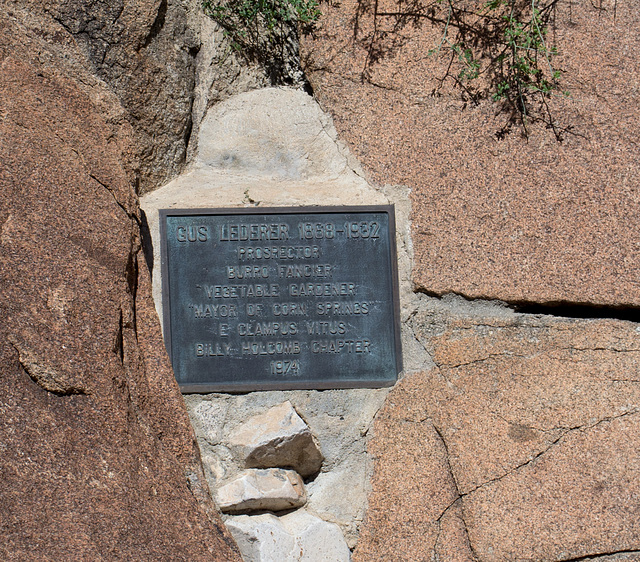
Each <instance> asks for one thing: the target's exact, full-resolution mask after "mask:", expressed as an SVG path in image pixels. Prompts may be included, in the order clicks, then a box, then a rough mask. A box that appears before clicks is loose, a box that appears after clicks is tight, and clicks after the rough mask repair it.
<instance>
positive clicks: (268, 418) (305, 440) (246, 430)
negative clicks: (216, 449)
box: [228, 400, 323, 477]
mask: <svg viewBox="0 0 640 562" xmlns="http://www.w3.org/2000/svg"><path fill="white" fill-rule="evenodd" d="M228 443H229V447H230V448H231V449H232V450H234V451H236V452H237V454H238V455H239V456H240V457H241V458H243V459H244V463H245V466H247V467H250V468H270V467H282V468H293V469H294V470H296V471H297V472H299V473H300V474H301V475H302V476H304V477H307V476H311V475H313V474H316V473H317V472H318V471H319V470H320V467H321V466H322V460H323V457H322V453H321V452H320V449H319V448H318V446H317V444H316V442H315V439H314V437H313V435H312V434H311V430H310V429H309V427H308V426H307V424H306V423H304V421H303V420H302V418H301V417H300V416H299V415H298V414H297V412H296V411H295V409H294V408H293V406H292V405H291V402H289V401H288V400H287V401H286V402H283V403H282V404H280V405H278V406H274V407H273V408H270V409H269V410H267V411H266V412H264V413H263V414H259V415H257V416H254V417H252V418H250V419H248V420H247V421H246V422H244V423H241V424H239V425H238V426H237V427H236V428H235V429H234V430H233V431H232V432H231V433H230V435H229V437H228Z"/></svg>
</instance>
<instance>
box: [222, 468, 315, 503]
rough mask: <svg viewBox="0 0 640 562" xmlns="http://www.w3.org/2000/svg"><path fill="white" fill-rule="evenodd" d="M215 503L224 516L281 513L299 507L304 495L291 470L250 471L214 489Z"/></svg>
mask: <svg viewBox="0 0 640 562" xmlns="http://www.w3.org/2000/svg"><path fill="white" fill-rule="evenodd" d="M217 501H218V506H219V507H220V509H221V510H222V511H223V512H224V513H241V512H248V511H261V510H268V511H282V510H284V509H292V508H297V507H302V506H303V505H304V504H305V503H306V501H307V494H306V490H305V487H304V482H303V481H302V478H301V476H300V475H299V474H298V473H297V472H296V471H295V470H284V469H282V468H268V469H251V470H245V471H244V472H242V473H241V474H239V475H238V476H237V477H235V478H234V479H233V480H231V481H230V482H228V483H227V484H225V485H223V486H221V487H220V488H218V492H217Z"/></svg>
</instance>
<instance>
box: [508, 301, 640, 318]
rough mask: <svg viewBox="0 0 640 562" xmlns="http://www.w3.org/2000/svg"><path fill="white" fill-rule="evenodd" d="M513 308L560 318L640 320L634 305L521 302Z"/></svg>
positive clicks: (527, 312)
mask: <svg viewBox="0 0 640 562" xmlns="http://www.w3.org/2000/svg"><path fill="white" fill-rule="evenodd" d="M513 309H514V310H515V311H516V312H520V313H522V314H548V315H551V316H560V317H562V318H611V319H614V320H628V321H630V322H640V308H635V307H625V306H619V307H617V306H602V305H595V304H572V303H553V304H552V303H550V304H536V303H523V304H515V305H513Z"/></svg>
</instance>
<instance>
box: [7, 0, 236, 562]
mask: <svg viewBox="0 0 640 562" xmlns="http://www.w3.org/2000/svg"><path fill="white" fill-rule="evenodd" d="M77 4H79V3H77ZM56 6H57V7H56ZM56 6H53V4H50V3H49V4H47V7H46V9H45V8H42V9H41V8H40V6H39V5H38V4H37V3H36V2H33V3H27V2H25V3H23V6H22V7H20V6H18V5H17V4H16V3H13V2H8V3H2V4H1V8H2V9H1V10H0V245H1V248H2V250H1V258H0V354H1V357H2V360H1V363H0V364H1V365H2V367H1V376H0V412H1V413H2V416H1V420H2V421H1V423H0V448H1V450H2V451H1V461H0V473H1V476H2V486H1V487H0V539H1V540H0V557H1V558H2V559H3V560H168V559H171V560H238V559H239V556H238V551H237V549H236V547H235V545H234V543H233V540H232V539H231V537H230V535H229V534H228V533H227V532H226V530H225V528H224V526H223V525H222V523H221V522H220V520H219V518H218V516H217V515H216V513H215V508H214V506H213V504H212V503H211V499H210V498H209V496H208V492H207V486H206V483H205V480H204V478H203V474H202V469H201V464H200V459H199V452H198V449H197V445H196V443H195V438H194V435H193V430H192V429H191V427H190V424H189V421H188V418H187V415H186V412H185V410H184V404H183V403H182V399H181V396H180V393H179V390H178V388H177V385H176V383H175V380H174V379H173V376H172V373H171V368H170V365H169V363H168V359H167V357H166V354H165V352H164V346H163V342H162V339H161V335H160V329H159V325H158V321H157V317H155V312H154V308H153V304H152V300H151V289H150V278H149V273H148V271H147V266H146V264H145V261H144V258H143V256H142V252H141V250H140V230H139V223H140V211H139V208H138V202H137V197H136V195H135V192H134V176H135V174H134V172H133V169H134V167H135V166H134V165H133V164H132V163H133V162H135V156H134V155H135V153H136V150H134V148H133V146H134V134H133V131H132V129H131V127H130V125H129V123H128V121H127V118H126V112H125V111H124V110H123V108H122V107H121V105H120V104H119V101H118V98H117V96H116V95H114V93H113V92H112V91H110V90H109V89H108V88H107V87H106V86H105V84H104V82H102V81H101V80H99V79H97V78H96V77H95V76H94V75H93V68H92V64H91V60H92V59H91V58H87V57H86V56H85V49H84V48H83V47H81V46H79V45H78V42H77V41H76V38H75V37H74V35H73V34H71V33H69V32H68V31H67V30H66V29H65V28H64V27H63V26H62V25H61V24H60V23H59V22H57V21H56V19H60V18H62V15H61V14H62V12H55V10H63V8H64V10H67V12H65V13H67V14H68V15H69V17H71V16H74V15H75V11H74V9H75V8H74V6H76V4H73V3H65V4H60V5H56ZM128 6H129V5H128ZM132 6H133V5H132ZM136 6H138V7H140V6H143V4H142V3H141V4H136ZM76 8H78V9H79V6H76ZM90 8H91V9H90ZM93 8H95V9H96V10H98V8H99V6H89V5H88V4H87V11H86V12H83V11H82V10H79V12H78V13H79V14H85V13H86V14H90V13H94V12H93V11H92V9H93ZM104 8H105V9H106V8H107V4H105V5H104ZM47 10H49V11H48V12H47ZM64 10H63V11H64ZM98 11H99V10H98ZM54 12H55V14H57V15H55V14H54ZM52 14H53V15H54V16H55V17H51V16H52ZM150 17H151V16H150V15H148V18H150ZM80 20H82V17H79V20H78V21H80ZM89 20H91V18H89ZM145 21H147V20H145ZM86 25H89V22H87V24H86ZM131 25H132V23H131V22H128V23H126V25H125V26H124V28H125V30H129V31H131V30H130V29H129V27H130V26H131ZM123 33H124V31H123Z"/></svg>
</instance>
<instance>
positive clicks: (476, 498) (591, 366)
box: [354, 299, 640, 561]
mask: <svg viewBox="0 0 640 562" xmlns="http://www.w3.org/2000/svg"><path fill="white" fill-rule="evenodd" d="M412 322H413V327H414V330H415V332H416V334H417V337H418V338H419V340H420V341H421V342H422V343H423V345H424V346H425V348H427V350H428V351H429V352H430V354H431V356H432V357H433V359H434V361H435V363H436V367H435V368H434V369H432V370H431V371H428V372H425V373H416V374H413V375H409V376H407V377H406V378H405V379H404V380H402V381H401V382H400V383H399V384H398V385H397V386H396V388H395V389H394V390H393V391H392V392H391V394H390V395H389V397H388V399H387V402H386V404H385V406H384V408H383V410H382V412H381V414H380V415H379V417H378V419H377V421H376V424H375V428H374V431H375V437H374V439H373V440H372V442H371V444H370V451H371V452H372V454H373V455H374V457H375V468H374V478H373V482H372V486H373V492H372V494H371V495H370V497H369V510H368V513H367V521H366V523H365V525H364V528H363V530H362V532H361V539H360V542H359V544H358V546H357V548H356V551H355V554H354V560H400V559H401V560H416V559H431V558H432V557H439V559H441V560H483V561H500V560H569V559H570V560H574V559H581V560H582V559H583V558H582V557H587V556H591V555H592V556H596V555H604V554H607V553H618V552H619V553H627V554H628V555H630V556H631V558H630V559H637V558H633V556H636V557H637V552H640V540H639V538H638V528H640V513H639V512H638V509H637V502H636V501H635V499H634V498H635V497H636V495H637V494H638V493H640V490H639V489H638V477H639V475H640V463H639V462H638V456H637V453H636V451H637V448H638V435H639V433H638V430H639V428H640V410H639V408H638V404H640V377H639V374H638V364H639V362H640V331H639V330H638V327H637V325H636V324H634V323H631V322H624V321H619V320H575V319H559V318H554V317H550V316H531V315H522V314H515V313H513V312H511V311H509V310H508V309H505V308H500V307H497V306H496V307H493V308H492V307H491V306H487V305H484V308H482V307H477V306H475V305H473V304H469V303H465V302H464V301H462V300H461V299H460V301H459V302H456V301H455V300H454V301H451V302H443V301H438V300H436V299H425V302H424V303H423V305H422V308H421V309H420V310H419V311H418V312H417V314H416V315H415V316H414V319H413V321H412ZM408 467H410V470H411V478H407V469H408ZM398 553H402V555H399V554H398ZM633 553H636V554H635V555H634V554H633Z"/></svg>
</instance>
